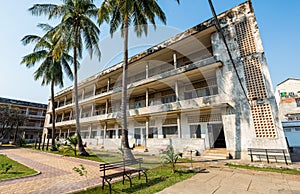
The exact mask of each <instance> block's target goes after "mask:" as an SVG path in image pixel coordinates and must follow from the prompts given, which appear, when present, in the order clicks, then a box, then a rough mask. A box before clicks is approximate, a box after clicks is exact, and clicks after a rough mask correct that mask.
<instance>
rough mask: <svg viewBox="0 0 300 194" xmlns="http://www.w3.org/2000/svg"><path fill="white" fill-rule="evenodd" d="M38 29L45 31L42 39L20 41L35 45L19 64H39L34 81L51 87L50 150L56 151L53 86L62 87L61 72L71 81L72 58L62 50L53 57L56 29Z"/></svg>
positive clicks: (47, 27)
mask: <svg viewBox="0 0 300 194" xmlns="http://www.w3.org/2000/svg"><path fill="white" fill-rule="evenodd" d="M38 27H40V28H42V29H43V30H44V31H46V34H45V35H44V36H43V37H40V36H36V35H27V36H25V37H24V38H23V39H22V40H21V41H22V43H23V44H24V45H28V44H31V43H35V46H34V48H33V52H32V53H30V54H28V55H26V56H24V57H23V59H22V61H21V64H25V65H26V67H28V68H31V67H33V66H35V65H36V64H37V63H39V67H38V68H37V70H36V71H35V72H34V79H35V80H38V79H42V83H41V84H42V85H49V84H50V85H51V104H52V105H51V106H52V147H51V150H57V149H56V146H55V101H54V86H60V87H63V71H64V72H65V73H66V75H67V76H68V77H69V78H70V79H73V73H72V71H71V68H70V64H71V63H72V62H73V57H72V56H70V55H69V54H68V50H66V49H65V50H63V51H61V53H60V56H57V55H55V47H56V46H57V43H58V41H59V40H60V37H58V36H54V34H55V32H56V30H55V29H57V28H53V27H51V26H50V25H48V24H39V25H38Z"/></svg>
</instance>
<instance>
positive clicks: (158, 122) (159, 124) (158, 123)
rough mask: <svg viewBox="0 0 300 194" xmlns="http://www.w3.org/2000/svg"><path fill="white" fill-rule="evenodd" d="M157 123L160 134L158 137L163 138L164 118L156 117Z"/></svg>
mask: <svg viewBox="0 0 300 194" xmlns="http://www.w3.org/2000/svg"><path fill="white" fill-rule="evenodd" d="M155 125H156V127H157V134H158V139H162V138H164V135H163V130H162V125H163V123H162V120H161V119H157V118H156V119H155Z"/></svg>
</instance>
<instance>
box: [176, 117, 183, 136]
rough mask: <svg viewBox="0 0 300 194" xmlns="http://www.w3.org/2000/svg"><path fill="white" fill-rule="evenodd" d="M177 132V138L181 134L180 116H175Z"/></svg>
mask: <svg viewBox="0 0 300 194" xmlns="http://www.w3.org/2000/svg"><path fill="white" fill-rule="evenodd" d="M177 130H178V138H181V137H182V134H181V133H182V132H181V118H180V114H177Z"/></svg>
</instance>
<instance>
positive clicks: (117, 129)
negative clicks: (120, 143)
mask: <svg viewBox="0 0 300 194" xmlns="http://www.w3.org/2000/svg"><path fill="white" fill-rule="evenodd" d="M115 129H116V139H118V138H119V124H118V123H115Z"/></svg>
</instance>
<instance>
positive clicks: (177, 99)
mask: <svg viewBox="0 0 300 194" xmlns="http://www.w3.org/2000/svg"><path fill="white" fill-rule="evenodd" d="M175 95H176V102H178V101H179V88H178V80H176V81H175Z"/></svg>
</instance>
